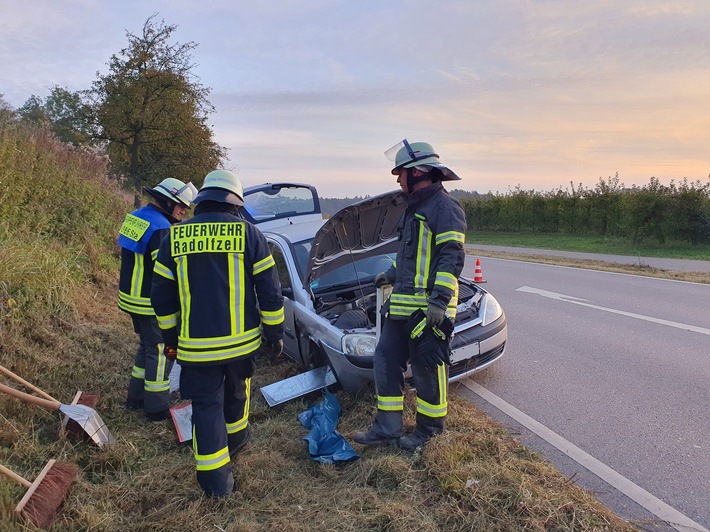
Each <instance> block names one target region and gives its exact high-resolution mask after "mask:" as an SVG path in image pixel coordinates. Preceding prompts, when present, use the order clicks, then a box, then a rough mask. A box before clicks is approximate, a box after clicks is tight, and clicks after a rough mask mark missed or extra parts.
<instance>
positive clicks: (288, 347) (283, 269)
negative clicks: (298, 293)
mask: <svg viewBox="0 0 710 532" xmlns="http://www.w3.org/2000/svg"><path fill="white" fill-rule="evenodd" d="M269 248H270V250H271V256H272V257H274V263H275V264H276V269H277V270H278V272H279V281H280V282H281V293H282V294H283V296H284V351H285V352H286V354H287V355H288V356H290V357H291V358H293V359H294V360H295V361H296V362H300V363H302V364H303V363H304V361H303V356H302V355H301V351H300V347H299V342H298V335H297V332H296V325H295V318H294V304H293V299H294V296H293V286H294V284H293V276H292V273H291V271H290V270H289V268H288V263H287V261H286V258H285V255H284V250H283V248H282V247H281V244H280V243H278V242H274V241H269Z"/></svg>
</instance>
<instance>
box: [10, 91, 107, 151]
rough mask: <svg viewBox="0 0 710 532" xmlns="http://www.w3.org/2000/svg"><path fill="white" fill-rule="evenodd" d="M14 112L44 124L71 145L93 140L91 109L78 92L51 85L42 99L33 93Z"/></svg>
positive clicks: (31, 120) (87, 142)
mask: <svg viewBox="0 0 710 532" xmlns="http://www.w3.org/2000/svg"><path fill="white" fill-rule="evenodd" d="M17 112H18V114H19V115H20V118H21V119H22V120H23V121H25V122H30V123H32V124H34V125H37V126H48V127H49V128H50V129H51V130H52V131H53V132H54V134H55V135H56V136H57V138H58V139H59V140H61V141H62V142H69V143H71V144H73V145H74V146H85V145H91V144H93V142H94V137H95V133H94V122H95V120H94V114H93V109H92V108H91V106H90V105H89V104H88V103H87V102H85V101H84V97H82V94H81V93H79V92H71V91H69V90H68V89H65V88H62V87H59V86H54V87H53V88H52V90H51V92H50V94H49V96H47V98H45V99H44V101H43V100H42V99H41V98H40V97H39V96H35V95H34V94H33V95H32V96H30V97H29V98H28V99H27V101H26V102H25V103H24V105H23V106H22V107H20V108H19V109H18V110H17Z"/></svg>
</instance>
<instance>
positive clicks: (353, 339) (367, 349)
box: [343, 334, 377, 357]
mask: <svg viewBox="0 0 710 532" xmlns="http://www.w3.org/2000/svg"><path fill="white" fill-rule="evenodd" d="M376 345H377V340H376V339H375V337H374V335H371V334H346V335H345V336H343V353H345V354H346V355H354V356H357V357H371V356H372V355H374V354H375V346H376Z"/></svg>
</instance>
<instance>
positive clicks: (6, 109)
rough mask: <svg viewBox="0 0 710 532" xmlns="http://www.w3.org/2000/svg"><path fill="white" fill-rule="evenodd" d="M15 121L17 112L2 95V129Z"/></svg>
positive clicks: (0, 112) (0, 95)
mask: <svg viewBox="0 0 710 532" xmlns="http://www.w3.org/2000/svg"><path fill="white" fill-rule="evenodd" d="M14 121H15V111H14V110H13V109H12V107H10V104H9V103H7V102H6V101H5V98H4V96H3V95H2V93H0V128H1V127H3V126H5V125H7V124H9V123H11V122H14Z"/></svg>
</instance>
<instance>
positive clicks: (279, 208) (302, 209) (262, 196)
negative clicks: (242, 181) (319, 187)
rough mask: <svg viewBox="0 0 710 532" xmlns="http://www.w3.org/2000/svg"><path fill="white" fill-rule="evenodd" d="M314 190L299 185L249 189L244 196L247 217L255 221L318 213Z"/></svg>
mask: <svg viewBox="0 0 710 532" xmlns="http://www.w3.org/2000/svg"><path fill="white" fill-rule="evenodd" d="M314 194H315V193H314V192H313V191H312V190H311V189H309V188H307V187H302V186H298V185H292V186H281V185H271V186H270V187H268V188H263V189H261V190H256V191H249V194H247V195H246V196H245V198H244V210H245V211H246V213H247V215H248V216H247V219H248V220H249V221H252V222H254V223H259V222H264V221H267V220H274V219H277V218H284V217H287V216H296V215H299V214H312V213H318V212H320V211H319V208H318V206H317V205H316V200H315V199H314Z"/></svg>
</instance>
